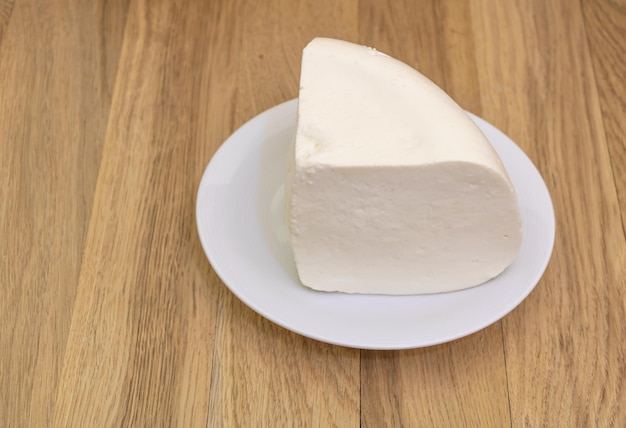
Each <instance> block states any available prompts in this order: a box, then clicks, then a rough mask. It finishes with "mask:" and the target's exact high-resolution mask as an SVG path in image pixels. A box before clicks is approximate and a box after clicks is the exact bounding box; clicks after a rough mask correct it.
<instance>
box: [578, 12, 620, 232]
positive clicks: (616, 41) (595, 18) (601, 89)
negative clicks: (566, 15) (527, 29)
mask: <svg viewBox="0 0 626 428" xmlns="http://www.w3.org/2000/svg"><path fill="white" fill-rule="evenodd" d="M581 5H582V6H583V15H584V20H585V24H586V26H585V28H586V33H587V39H588V41H589V51H590V56H591V61H592V64H593V70H594V77H595V80H596V84H597V87H598V94H599V98H600V108H601V110H602V113H603V114H602V123H603V124H604V132H605V134H606V141H607V144H608V147H609V154H610V157H611V168H612V170H613V179H614V180H615V186H616V187H617V193H618V199H619V201H620V212H621V214H622V229H623V231H624V235H625V236H626V215H625V214H624V213H626V143H625V142H624V135H626V97H625V96H624V94H626V79H625V78H624V76H626V58H625V57H624V40H626V3H625V2H624V1H621V2H620V1H615V0H614V1H608V0H605V1H584V2H581Z"/></svg>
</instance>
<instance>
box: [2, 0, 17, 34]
mask: <svg viewBox="0 0 626 428" xmlns="http://www.w3.org/2000/svg"><path fill="white" fill-rule="evenodd" d="M14 4H15V1H14V0H0V44H1V43H2V33H4V29H5V28H6V27H7V25H9V19H11V14H12V13H13V6H14Z"/></svg>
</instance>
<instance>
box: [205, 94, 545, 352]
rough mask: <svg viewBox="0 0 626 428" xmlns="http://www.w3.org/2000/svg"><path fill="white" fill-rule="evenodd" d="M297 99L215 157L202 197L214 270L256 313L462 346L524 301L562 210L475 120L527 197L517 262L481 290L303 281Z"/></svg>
mask: <svg viewBox="0 0 626 428" xmlns="http://www.w3.org/2000/svg"><path fill="white" fill-rule="evenodd" d="M296 110H297V100H291V101H287V102H285V103H283V104H280V105H278V106H276V107H274V108H271V109H269V110H267V111H266V112H264V113H262V114H260V115H258V116H257V117H255V118H254V119H252V120H250V121H249V122H247V123H246V124H245V125H243V126H242V127H241V128H239V129H238V130H237V131H236V132H235V133H234V134H233V135H232V136H230V137H229V138H228V139H227V140H226V141H225V142H224V144H222V146H221V147H220V148H219V150H218V151H217V152H216V153H215V156H213V159H212V160H211V162H210V163H209V166H208V167H207V169H206V171H205V172H204V175H203V177H202V181H201V183H200V188H199V191H198V199H197V205H196V216H197V224H198V232H199V235H200V240H201V242H202V246H203V248H204V251H205V252H206V255H207V257H208V259H209V261H210V262H211V265H212V266H213V268H214V269H215V271H216V272H217V274H218V275H219V277H220V278H221V279H222V280H223V281H224V283H225V284H226V285H227V286H228V288H230V290H231V291H232V292H233V293H234V294H235V295H236V296H237V297H238V298H239V299H241V300H242V301H243V302H244V303H245V304H246V305H248V306H249V307H250V308H252V309H253V310H255V311H256V312H258V313H259V314H261V315H262V316H264V317H266V318H268V319H269V320H271V321H273V322H275V323H277V324H279V325H281V326H283V327H285V328H287V329H289V330H292V331H294V332H296V333H299V334H302V335H304V336H308V337H311V338H314V339H317V340H320V341H324V342H328V343H332V344H337V345H343V346H349V347H354V348H362V349H406V348H418V347H424V346H430V345H435V344H439V343H443V342H447V341H450V340H454V339H457V338H460V337H463V336H466V335H468V334H471V333H474V332H476V331H478V330H480V329H483V328H485V327H487V326H488V325H490V324H492V323H494V322H495V321H497V320H499V319H500V318H502V317H503V316H504V315H506V314H507V313H509V312H510V311H511V310H513V308H515V307H516V306H517V305H519V304H520V303H521V302H522V300H524V298H525V297H526V296H527V295H528V294H529V293H530V292H531V291H532V289H533V288H534V287H535V285H536V284H537V282H538V281H539V279H540V278H541V275H542V274H543V272H544V270H545V268H546V266H547V264H548V260H549V259H550V255H551V254H552V247H553V245H554V230H555V225H554V210H553V207H552V201H551V200H550V194H549V193H548V189H547V188H546V185H545V183H544V181H543V179H542V178H541V175H540V174H539V172H538V171H537V169H536V168H535V166H534V165H533V163H532V161H531V160H530V159H529V158H528V157H527V156H526V155H525V154H524V152H522V150H521V149H520V148H519V147H518V146H517V145H515V143H513V141H511V140H510V139H509V138H508V137H507V136H506V135H504V134H503V133H502V132H500V131H499V130H498V129H496V128H494V127H493V126H492V125H490V124H488V123H487V122H485V121H484V120H482V119H480V118H477V117H475V116H472V119H473V120H474V121H475V122H476V123H477V125H478V126H479V127H480V128H481V130H482V131H483V132H484V133H485V135H486V136H487V138H488V139H489V141H490V142H491V143H492V145H493V146H494V148H495V149H496V151H497V152H498V154H499V155H500V157H501V158H502V161H503V162H504V165H505V167H506V169H507V171H508V173H509V175H510V177H511V180H512V182H513V185H514V186H515V189H516V190H517V195H518V198H519V204H520V210H521V216H522V225H523V230H524V238H523V242H522V247H521V250H520V253H519V256H518V258H517V259H516V261H515V262H514V263H513V264H512V265H511V266H510V267H509V268H508V269H506V270H505V271H504V272H503V273H502V274H501V275H499V276H498V277H496V278H494V279H492V280H491V281H489V282H487V283H485V284H483V285H480V286H477V287H473V288H469V289H466V290H461V291H454V292H449V293H442V294H431V295H417V296H381V295H355V294H342V293H326V292H320V291H314V290H311V289H309V288H307V287H305V286H303V285H302V284H301V283H300V281H299V280H298V275H297V272H296V268H295V264H294V261H293V254H292V252H291V247H290V244H289V235H288V230H287V222H286V215H285V209H284V204H285V197H284V185H283V182H284V178H285V169H286V165H287V155H288V153H289V150H288V149H289V146H290V144H291V142H292V141H293V135H294V131H295V123H296Z"/></svg>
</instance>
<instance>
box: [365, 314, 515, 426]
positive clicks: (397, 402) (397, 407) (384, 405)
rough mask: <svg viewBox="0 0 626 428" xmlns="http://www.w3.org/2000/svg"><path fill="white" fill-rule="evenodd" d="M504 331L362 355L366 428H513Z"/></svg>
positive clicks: (495, 327)
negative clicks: (506, 427)
mask: <svg viewBox="0 0 626 428" xmlns="http://www.w3.org/2000/svg"><path fill="white" fill-rule="evenodd" d="M501 328H502V327H501V325H500V323H496V324H494V325H492V326H491V327H488V328H487V329H486V330H483V331H481V332H478V333H476V334H474V335H472V336H469V337H467V338H464V339H461V340H457V341H454V342H452V343H448V344H444V345H439V346H433V347H429V348H424V349H413V350H407V351H384V352H381V351H362V354H361V355H362V360H361V400H362V402H361V408H362V411H361V412H362V426H363V427H380V426H428V427H457V426H458V427H461V426H477V427H502V426H509V425H510V420H509V407H508V396H507V380H506V371H505V370H503V369H502V367H504V364H505V359H504V355H503V353H502V335H501ZM490 351H491V352H490Z"/></svg>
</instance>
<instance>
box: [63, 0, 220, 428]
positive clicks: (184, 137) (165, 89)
mask: <svg viewBox="0 0 626 428" xmlns="http://www.w3.org/2000/svg"><path fill="white" fill-rule="evenodd" d="M204 7H206V6H205V5H204V4H201V3H198V2H187V3H182V4H175V3H171V2H165V1H164V2H160V3H155V2H150V3H149V4H148V3H147V2H146V3H143V2H134V3H132V5H131V8H130V10H129V14H128V19H127V25H126V29H125V37H124V45H123V49H122V53H121V57H120V64H119V70H118V74H117V80H116V82H117V83H116V85H115V92H114V96H113V102H112V106H111V114H110V120H109V126H108V132H107V135H106V139H105V146H104V149H103V154H102V163H101V167H100V174H99V177H98V184H97V190H96V198H95V200H94V208H93V216H92V219H91V222H90V225H89V234H88V237H87V243H86V247H85V254H84V259H83V265H82V269H81V275H80V279H79V282H78V290H77V296H76V304H75V311H74V314H73V319H72V328H71V330H70V336H69V339H68V345H67V349H66V352H65V359H64V369H63V377H62V381H61V384H60V387H59V399H58V401H57V406H56V409H55V425H56V426H85V425H89V424H90V421H98V423H101V424H103V425H112V426H135V425H144V426H156V425H167V426H172V425H176V424H179V425H181V426H182V425H188V424H195V425H202V424H204V423H206V405H207V395H208V386H209V381H210V376H211V367H210V365H208V364H207V362H208V361H210V356H211V354H212V352H213V348H212V347H213V332H214V322H215V314H216V299H215V295H216V292H217V281H216V280H215V276H214V275H213V276H210V275H209V271H208V265H207V263H206V261H205V260H203V259H202V258H201V257H199V255H200V253H201V251H200V246H199V242H198V241H197V239H196V229H195V222H194V209H193V208H194V197H195V190H196V188H197V183H198V181H199V178H200V175H201V172H202V166H201V164H200V163H195V162H193V160H195V159H197V158H206V150H208V148H207V147H206V146H204V144H200V143H197V142H196V139H198V138H199V139H201V141H203V142H204V138H202V137H201V136H199V135H197V134H195V133H193V132H192V130H193V129H194V128H193V127H192V126H190V125H191V124H192V123H193V121H194V120H197V119H198V113H197V110H196V109H197V106H199V105H200V103H199V102H198V100H197V98H196V97H197V96H198V94H200V92H199V91H198V90H197V89H198V88H200V87H201V86H202V84H203V81H204V79H206V74H203V73H187V72H186V71H187V70H190V69H193V68H194V66H196V67H198V64H202V63H204V61H205V59H206V54H207V50H206V49H205V48H204V47H203V46H202V45H201V43H200V42H201V41H200V39H195V38H194V37H193V36H194V35H195V34H198V33H199V32H200V31H201V29H203V28H206V27H207V24H209V23H207V22H205V21H204V19H206V13H205V12H204V9H203V8H204ZM165 82H167V84H165ZM190 165H196V167H195V168H194V167H193V166H191V167H190ZM103 189H108V190H106V191H103ZM110 190H113V191H110ZM129 260H132V262H130V263H128V261H129ZM211 278H213V280H211ZM94 326H99V328H94ZM87 391H88V393H85V392H87ZM94 396H97V397H100V399H99V400H98V401H97V402H93V401H92V400H91V397H94ZM189 410H193V412H191V413H189V412H186V411H189Z"/></svg>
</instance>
